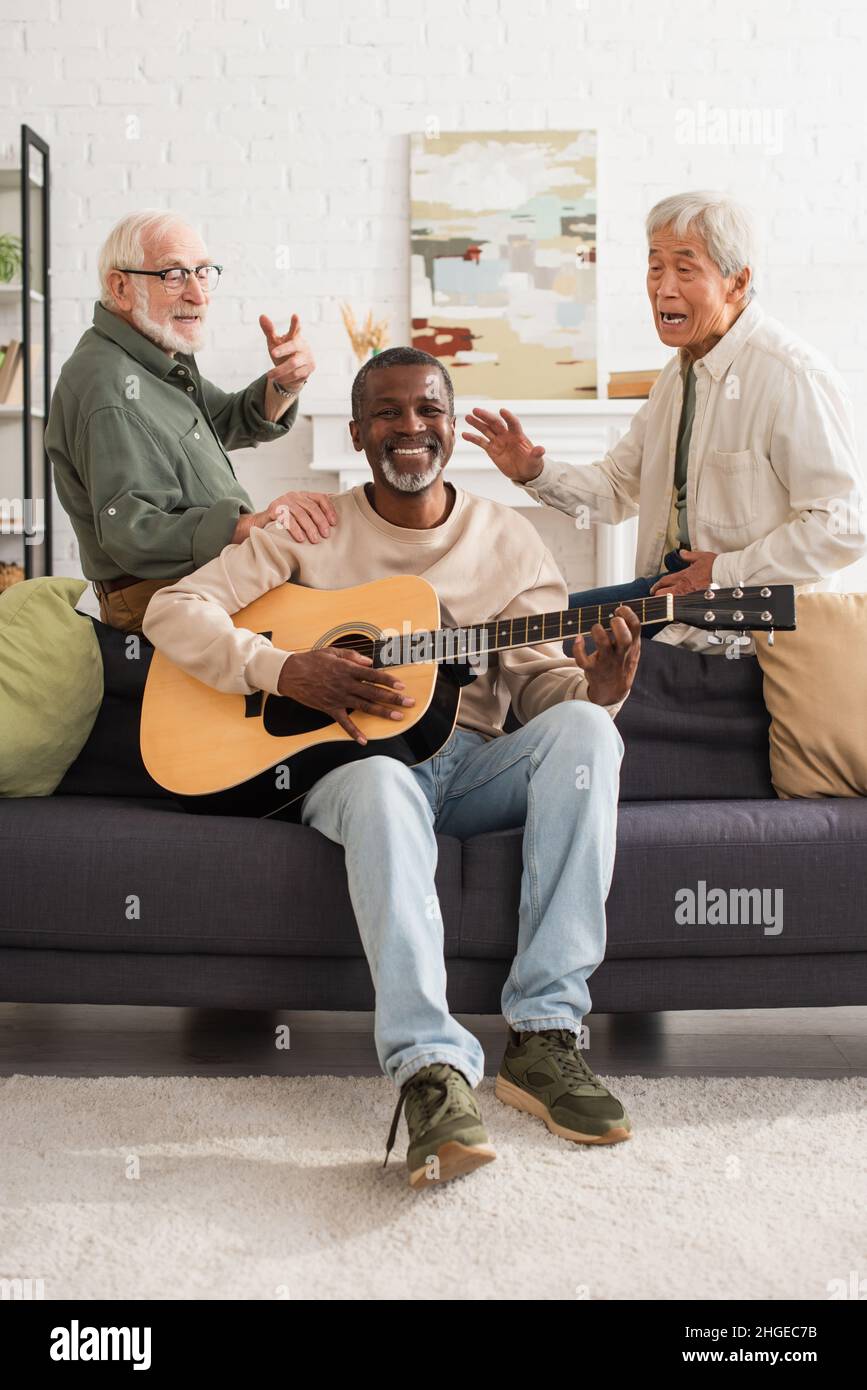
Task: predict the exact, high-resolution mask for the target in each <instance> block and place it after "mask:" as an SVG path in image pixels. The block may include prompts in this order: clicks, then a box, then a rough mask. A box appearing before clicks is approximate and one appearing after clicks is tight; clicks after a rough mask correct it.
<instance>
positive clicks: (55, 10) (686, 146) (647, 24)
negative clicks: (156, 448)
mask: <svg viewBox="0 0 867 1390" xmlns="http://www.w3.org/2000/svg"><path fill="white" fill-rule="evenodd" d="M865 71H867V20H865V13H864V9H863V4H862V3H861V0H836V3H835V2H834V0H831V3H829V4H825V5H817V4H816V3H815V0H729V3H728V4H727V5H726V6H724V7H722V8H721V7H720V6H719V5H718V4H717V3H716V0H690V4H689V5H688V6H686V7H684V5H683V4H682V3H680V0H656V3H655V4H653V5H650V4H648V3H647V2H646V0H436V3H435V4H431V5H422V4H420V3H419V0H184V3H183V5H178V4H176V3H173V0H0V78H2V83H0V146H4V145H10V146H12V147H14V146H15V145H16V144H17V135H18V124H19V122H20V120H22V119H23V120H26V121H27V122H28V123H30V124H31V125H32V126H33V127H34V128H35V129H36V130H37V131H38V132H40V134H42V135H43V136H45V137H46V138H47V139H48V140H49V142H50V144H51V148H52V156H53V166H54V213H53V229H54V237H53V239H54V258H55V270H56V278H55V281H54V293H55V367H56V368H59V366H60V364H61V362H62V361H63V359H64V357H65V356H66V355H67V354H68V352H69V351H70V349H71V348H72V346H73V345H74V343H75V342H76V340H77V338H78V337H79V335H80V334H81V332H82V331H83V330H84V329H85V328H86V327H87V325H88V323H89V322H90V318H91V313H92V303H93V300H94V297H95V292H96V279H95V267H96V253H97V249H98V246H99V242H100V240H101V238H102V236H103V235H104V234H105V232H106V231H107V230H108V229H109V227H110V226H111V225H112V223H113V222H114V221H115V220H116V219H117V218H118V217H119V216H121V215H122V214H123V213H124V212H125V211H127V210H130V209H132V208H134V207H136V206H142V205H160V206H167V207H172V208H177V209H179V210H182V211H183V212H184V213H185V214H187V215H188V216H189V218H190V219H191V220H192V221H195V222H197V223H198V224H199V225H200V226H201V227H202V229H203V231H204V234H205V236H206V239H207V242H208V245H209V248H210V249H211V252H212V254H213V255H214V256H215V257H216V258H218V259H220V260H221V261H223V262H224V263H225V264H226V273H225V276H224V283H223V285H222V286H221V288H220V291H219V295H218V297H217V298H215V300H214V304H213V309H212V316H211V325H212V326H211V337H210V343H209V347H208V349H207V350H206V351H205V352H204V353H203V354H202V355H201V362H202V366H203V369H204V370H205V371H206V373H208V374H210V375H212V376H213V377H214V378H215V379H217V380H219V381H220V382H221V384H223V385H226V386H230V387H231V386H240V385H243V384H244V383H245V381H246V380H249V379H251V378H252V377H253V376H254V375H257V374H258V373H259V372H260V371H261V370H262V368H263V365H264V361H265V359H264V357H263V351H262V343H261V335H260V330H259V328H258V324H257V318H258V314H259V313H260V312H261V311H262V310H266V311H267V312H268V313H269V314H270V315H271V316H272V317H273V318H274V319H275V321H277V322H283V321H286V322H288V319H289V316H290V314H291V312H292V311H293V310H297V311H298V312H299V313H300V314H301V316H302V320H303V324H304V329H305V331H306V333H307V335H308V336H309V338H310V339H311V340H312V342H313V344H314V348H315V350H316V353H317V357H318V361H319V364H320V365H319V370H318V373H317V378H316V384H315V393H316V394H317V395H322V396H334V395H341V394H346V393H347V392H348V386H349V381H350V380H351V375H352V370H353V365H354V359H353V358H352V355H351V353H350V352H349V351H348V347H347V343H346V339H345V335H344V330H343V326H342V323H341V320H340V314H339V311H338V304H339V301H340V300H341V299H349V300H351V301H352V302H353V303H354V305H355V306H356V308H357V309H358V310H366V309H367V307H372V308H373V309H374V311H375V312H376V313H377V314H378V315H379V316H383V315H386V316H387V317H388V318H389V319H390V322H391V333H392V342H401V341H406V340H407V337H408V328H409V305H408V285H409V273H408V271H409V264H408V247H407V240H408V227H409V219H408V208H407V196H408V177H407V157H408V141H407V136H408V134H409V133H410V132H412V131H415V130H419V129H423V128H424V125H425V122H426V121H427V120H428V119H429V118H431V117H436V118H437V119H438V120H439V121H440V125H441V128H442V129H449V128H458V129H460V128H463V129H474V128H475V129H478V128H481V129H491V130H496V129H502V128H505V129H509V128H513V129H514V128H521V127H525V126H529V127H534V126H539V127H543V128H544V127H546V126H548V127H575V126H581V125H592V126H596V127H597V128H598V129H599V132H600V161H601V164H600V199H601V201H600V239H601V250H600V258H599V298H600V325H601V328H600V334H601V341H600V348H601V350H602V352H603V353H604V355H605V358H606V360H607V361H608V363H609V364H611V365H614V366H616V367H618V368H622V369H628V368H631V367H640V366H645V365H654V366H660V365H662V363H663V362H664V361H665V358H666V352H665V350H664V349H663V348H662V346H661V345H660V343H659V341H658V339H657V337H656V334H655V332H654V330H653V326H652V323H651V320H650V316H649V312H648V309H647V305H646V299H645V296H644V288H643V267H642V262H643V260H644V242H643V233H642V217H643V214H644V213H645V212H646V210H647V208H648V207H649V206H650V205H651V203H652V202H653V201H655V200H656V199H657V198H659V197H661V196H664V195H665V194H668V193H672V192H674V191H677V190H680V189H684V188H695V187H702V186H703V187H722V188H727V189H729V190H731V191H732V192H734V193H736V194H738V195H739V196H741V197H742V198H743V199H744V200H746V201H747V202H749V203H750V204H751V205H752V206H753V208H754V209H755V211H756V213H757V215H758V219H759V223H760V226H761V228H762V231H763V233H764V239H765V242H766V254H765V257H764V261H763V264H762V266H761V268H760V278H759V287H760V293H761V296H762V299H763V302H764V303H765V304H766V305H767V307H768V309H769V311H770V312H771V313H773V314H775V315H776V316H777V317H779V318H781V319H783V320H784V321H786V322H788V323H789V324H790V325H791V326H792V328H793V329H794V330H795V331H797V332H798V333H800V334H802V335H803V336H804V337H806V338H808V339H809V340H811V341H812V342H813V343H815V344H816V346H817V347H819V348H821V349H822V350H823V351H825V352H827V353H828V355H829V356H830V357H831V358H832V360H834V361H835V362H836V363H837V365H838V367H839V368H840V370H841V371H842V372H843V374H844V376H845V378H846V379H847V381H848V384H849V387H850V389H851V391H852V395H853V398H854V401H855V405H856V412H857V416H858V420H859V427H860V429H861V431H862V434H863V431H864V427H865V425H867V391H865V384H867V251H865V245H867V194H865V189H867V143H865V122H864V117H865V105H864V73H865ZM713 107H717V108H722V109H724V110H725V111H726V112H732V111H734V112H736V113H740V112H741V111H747V110H758V111H759V113H760V116H762V117H763V118H764V119H765V120H766V121H767V122H768V130H769V132H770V131H772V130H773V128H774V123H775V122H776V121H777V120H778V121H779V132H780V134H781V147H780V148H779V149H778V148H775V147H774V145H773V142H772V141H766V142H765V143H764V144H763V143H749V142H747V143H739V142H738V140H737V139H734V140H732V141H731V142H730V143H728V144H712V143H700V142H698V141H696V143H683V142H682V136H683V130H684V122H685V120H686V119H687V117H686V116H685V114H684V113H685V112H687V113H689V112H691V113H692V116H693V117H694V118H695V121H696V122H697V128H699V129H700V126H701V119H702V112H703V111H704V113H705V116H706V115H707V114H708V111H709V108H713ZM130 117H134V118H136V120H137V122H138V138H137V139H128V138H127V133H128V127H129V118H130ZM281 246H289V247H290V248H291V266H290V268H289V269H288V270H277V269H275V268H274V266H275V258H276V254H277V248H278V247H281ZM308 389H309V388H308ZM264 456H265V451H263V450H260V451H257V452H256V453H255V454H251V455H249V456H246V457H244V458H243V459H242V460H241V463H240V467H241V471H242V476H243V478H244V481H245V483H246V484H247V486H248V487H249V488H250V490H251V492H252V494H253V496H254V497H255V498H256V500H257V502H262V503H264V502H265V501H266V500H267V497H268V496H270V494H271V491H272V490H273V487H274V485H275V483H279V485H280V486H281V487H288V486H292V485H296V486H297V485H303V486H310V485H311V479H310V474H309V472H308V470H307V463H308V460H309V456H310V435H309V430H307V429H302V428H299V429H297V430H296V431H294V432H293V438H292V439H291V441H290V442H287V444H286V445H285V446H272V448H271V450H270V451H269V455H268V456H269V463H268V466H267V467H264V466H263V464H264ZM257 475H258V481H257ZM320 484H321V485H325V486H327V485H328V479H327V478H326V479H325V480H324V483H322V481H321V479H320V480H318V481H317V484H316V485H320ZM532 515H533V518H534V521H536V522H537V523H538V524H539V525H540V528H541V529H543V533H544V534H545V536H546V539H547V540H548V541H549V543H550V544H551V545H552V548H554V550H555V554H556V555H557V557H558V560H559V561H560V563H561V565H562V567H563V570H564V573H565V574H566V575H567V578H568V580H569V582H570V583H576V584H577V583H579V582H584V581H585V580H586V581H587V582H589V581H590V579H591V577H592V576H591V569H590V556H589V553H588V551H587V550H586V549H585V550H584V551H582V550H581V549H580V548H576V537H575V532H574V528H572V527H571V526H569V524H568V522H567V524H566V526H565V527H561V526H559V525H558V521H559V520H562V519H560V518H557V517H544V518H543V517H542V515H541V514H540V513H538V512H534V513H532ZM60 540H61V544H60V545H59V547H58V553H59V555H62V554H64V553H66V552H65V550H64V547H65V546H66V544H67V542H66V538H65V536H63V537H61V538H60ZM69 563H70V564H71V563H72V562H71V561H70V562H69ZM852 573H854V571H853V572H852ZM848 578H849V576H847V579H848ZM865 584H867V578H865Z"/></svg>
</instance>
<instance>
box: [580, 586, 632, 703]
mask: <svg viewBox="0 0 867 1390" xmlns="http://www.w3.org/2000/svg"><path fill="white" fill-rule="evenodd" d="M614 613H615V616H614V617H613V618H612V619H611V628H610V631H606V629H605V628H604V627H603V626H602V624H601V623H594V624H593V626H592V628H591V629H590V635H591V636H592V638H593V641H594V642H595V643H596V650H595V652H593V654H592V656H588V655H587V653H586V652H585V650H584V637H583V636H580V637H576V638H575V644H574V646H573V648H572V652H573V655H574V658H575V664H576V666H580V667H581V670H582V671H584V672H585V674H586V676H587V698H588V700H590V702H591V703H592V704H594V705H616V704H617V703H618V702H619V701H620V700H625V699H626V696H627V695H628V694H629V691H630V688H631V686H632V682H633V681H634V680H635V672H636V669H637V667H638V658H639V655H640V653H641V623H640V622H639V619H638V614H637V613H635V612H634V611H633V610H632V609H631V608H627V607H626V605H625V604H622V603H621V605H620V607H619V608H616V609H615V610H614Z"/></svg>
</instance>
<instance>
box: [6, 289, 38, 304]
mask: <svg viewBox="0 0 867 1390" xmlns="http://www.w3.org/2000/svg"><path fill="white" fill-rule="evenodd" d="M23 289H24V286H23V285H0V299H3V298H7V297H8V298H9V299H11V298H12V297H13V295H14V297H15V298H16V299H20V298H21V292H22V290H23ZM30 298H31V299H32V300H33V302H34V304H44V303H45V295H44V294H40V293H39V290H31V291H30Z"/></svg>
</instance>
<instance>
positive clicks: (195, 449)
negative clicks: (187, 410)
mask: <svg viewBox="0 0 867 1390" xmlns="http://www.w3.org/2000/svg"><path fill="white" fill-rule="evenodd" d="M178 444H179V445H180V448H181V454H182V456H183V457H185V458H186V460H187V463H188V464H189V465H190V468H191V469H192V472H193V474H194V475H195V477H196V478H197V479H198V481H199V483H200V485H201V487H202V488H204V490H205V494H206V496H207V498H208V500H209V501H211V502H219V501H220V499H221V498H223V497H230V496H233V495H234V492H235V491H236V488H233V487H232V483H233V482H234V478H232V477H231V475H230V473H229V469H228V467H227V465H226V462H225V460H224V458H223V455H222V453H221V452H220V448H219V445H218V444H217V442H216V440H215V439H214V436H213V435H212V434H211V431H210V430H209V429H208V426H207V425H206V424H205V422H204V421H203V420H194V421H193V423H192V424H191V425H190V428H189V429H188V430H187V432H186V434H182V435H181V436H180V438H179V440H178ZM194 505H195V504H194Z"/></svg>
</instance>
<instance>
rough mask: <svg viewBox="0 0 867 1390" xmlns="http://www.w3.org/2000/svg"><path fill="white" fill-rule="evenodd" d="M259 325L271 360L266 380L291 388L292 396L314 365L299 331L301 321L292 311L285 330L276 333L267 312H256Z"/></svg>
mask: <svg viewBox="0 0 867 1390" xmlns="http://www.w3.org/2000/svg"><path fill="white" fill-rule="evenodd" d="M259 327H260V328H261V330H262V332H263V333H264V334H265V341H266V342H267V344H268V355H269V356H270V358H271V361H272V362H273V363H274V369H273V371H270V372H269V373H268V380H269V381H276V382H277V384H278V386H282V387H283V389H284V391H291V392H292V394H293V396H297V395H298V394H299V393H300V391H301V388H302V387H303V385H304V383H305V381H306V380H307V378H308V377H309V376H310V375H311V373H312V372H313V370H314V368H315V367H316V363H315V361H314V359H313V353H312V351H311V349H310V344H309V343H308V342H307V341H306V339H304V338H302V337H301V335H300V333H299V329H300V327H301V321H300V319H299V318H298V315H297V314H293V315H292V322H291V323H290V324H289V331H288V333H278V332H277V330H276V329H275V327H274V325H273V323H272V322H271V320H270V319H269V318H268V316H267V314H260V315H259Z"/></svg>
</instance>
